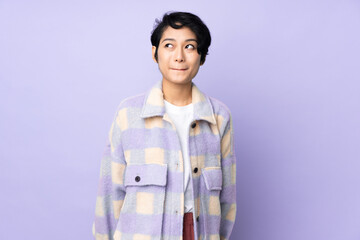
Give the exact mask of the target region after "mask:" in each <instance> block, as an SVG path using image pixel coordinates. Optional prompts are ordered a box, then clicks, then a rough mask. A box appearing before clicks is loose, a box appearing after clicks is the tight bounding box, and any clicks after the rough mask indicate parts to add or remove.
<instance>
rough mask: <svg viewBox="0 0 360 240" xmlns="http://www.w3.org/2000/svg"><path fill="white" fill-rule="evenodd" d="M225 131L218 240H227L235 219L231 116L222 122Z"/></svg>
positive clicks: (222, 151)
mask: <svg viewBox="0 0 360 240" xmlns="http://www.w3.org/2000/svg"><path fill="white" fill-rule="evenodd" d="M223 124H225V129H224V132H223V135H222V138H221V165H222V167H221V168H222V175H223V183H222V190H221V193H220V206H221V224H220V239H221V240H228V239H229V238H230V234H231V232H232V229H233V227H234V223H235V217H236V158H235V152H234V131H233V123H232V116H231V113H230V112H229V118H228V120H227V121H224V123H223Z"/></svg>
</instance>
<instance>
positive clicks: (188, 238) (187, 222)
mask: <svg viewBox="0 0 360 240" xmlns="http://www.w3.org/2000/svg"><path fill="white" fill-rule="evenodd" d="M193 221H194V220H193V213H192V212H188V213H185V214H184V227H183V240H194V238H195V237H194V222H193Z"/></svg>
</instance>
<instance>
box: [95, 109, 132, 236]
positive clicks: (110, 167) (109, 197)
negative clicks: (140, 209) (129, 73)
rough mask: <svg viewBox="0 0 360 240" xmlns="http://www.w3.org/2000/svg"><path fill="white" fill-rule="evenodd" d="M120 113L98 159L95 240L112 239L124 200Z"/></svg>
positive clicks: (123, 165) (124, 164) (123, 160)
mask: <svg viewBox="0 0 360 240" xmlns="http://www.w3.org/2000/svg"><path fill="white" fill-rule="evenodd" d="M121 116H122V114H121V111H118V112H117V114H116V115H115V118H114V121H113V123H112V125H111V129H110V131H109V137H108V139H107V142H106V146H105V149H104V153H103V156H102V159H101V166H100V179H99V185H98V191H97V197H96V207H95V219H94V222H93V227H92V232H93V236H94V238H95V239H96V240H103V239H107V240H112V239H113V235H114V232H115V228H116V225H117V222H118V219H119V214H120V210H121V207H122V204H123V200H124V198H125V188H124V182H123V176H124V170H125V167H126V162H125V158H124V153H123V150H122V146H121V138H120V135H121V131H120V128H121V124H122V119H121Z"/></svg>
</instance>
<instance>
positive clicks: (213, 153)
mask: <svg viewBox="0 0 360 240" xmlns="http://www.w3.org/2000/svg"><path fill="white" fill-rule="evenodd" d="M151 43H152V57H153V60H154V61H155V62H156V63H157V64H158V67H159V70H160V72H161V74H162V80H161V81H158V82H156V84H154V86H153V87H152V88H151V89H149V91H147V92H146V93H144V94H140V95H136V96H132V97H128V98H126V99H124V100H123V101H122V102H121V103H120V104H119V107H118V110H117V112H116V114H115V117H114V121H113V123H112V126H111V129H110V132H109V139H108V144H107V146H106V150H105V152H104V155H103V158H102V161H101V173H100V181H99V188H98V195H97V201H96V213H95V220H94V224H93V234H94V237H95V238H96V239H132V240H155V239H159V240H160V239H164V240H165V239H169V240H170V239H172V240H173V239H179V240H180V239H183V240H194V239H196V240H197V239H199V240H200V239H211V240H212V239H229V237H230V234H231V231H232V228H233V225H234V222H235V215H236V186H235V183H236V159H235V153H234V139H233V125H232V118H231V113H230V110H229V109H228V108H227V106H226V105H225V104H223V103H222V102H220V101H219V100H217V99H215V98H212V97H208V96H206V95H205V94H204V93H202V92H201V91H200V90H199V89H198V87H197V86H196V85H195V84H194V83H193V82H192V80H193V78H194V77H195V76H196V74H197V72H198V70H199V68H200V66H202V65H203V64H204V62H205V58H206V55H207V52H208V48H209V46H210V43H211V37H210V32H209V30H208V28H207V27H206V25H205V24H204V23H203V22H202V21H201V19H200V18H199V17H197V16H196V15H194V14H191V13H187V12H173V13H170V14H165V15H164V16H163V18H162V20H161V21H157V24H156V26H155V28H154V30H153V32H152V35H151Z"/></svg>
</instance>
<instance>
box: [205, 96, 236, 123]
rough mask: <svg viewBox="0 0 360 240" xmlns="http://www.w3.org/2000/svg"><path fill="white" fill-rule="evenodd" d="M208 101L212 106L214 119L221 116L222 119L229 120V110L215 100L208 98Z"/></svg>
mask: <svg viewBox="0 0 360 240" xmlns="http://www.w3.org/2000/svg"><path fill="white" fill-rule="evenodd" d="M208 99H209V101H210V103H211V105H212V108H213V111H214V114H215V117H217V116H219V115H220V116H222V117H223V118H224V119H230V118H231V110H230V108H229V107H228V106H227V105H226V104H225V103H223V102H222V101H220V100H219V99H217V98H214V97H210V96H208Z"/></svg>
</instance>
